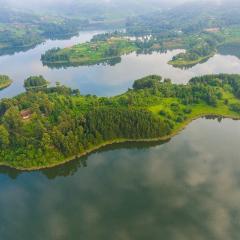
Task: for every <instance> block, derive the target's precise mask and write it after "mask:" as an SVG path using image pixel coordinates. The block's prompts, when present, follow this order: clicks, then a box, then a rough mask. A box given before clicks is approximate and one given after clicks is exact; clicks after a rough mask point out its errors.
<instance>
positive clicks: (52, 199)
mask: <svg viewBox="0 0 240 240" xmlns="http://www.w3.org/2000/svg"><path fill="white" fill-rule="evenodd" d="M239 142H240V122H239V121H233V120H223V121H222V122H221V123H219V122H218V121H217V120H204V119H200V120H197V121H195V122H193V123H192V124H190V126H189V127H188V128H187V129H186V130H184V131H183V132H182V133H181V134H180V135H178V136H177V137H175V138H174V139H172V140H171V141H169V142H167V143H164V144H163V143H162V144H161V143H156V144H148V145H145V144H137V145H134V144H133V145H129V144H125V145H115V146H112V147H109V148H106V149H104V150H102V151H99V152H96V153H94V154H91V155H90V156H89V157H87V158H84V159H81V160H78V161H75V162H71V163H69V164H67V165H64V166H62V167H58V168H54V169H50V170H45V171H41V172H32V173H18V172H15V171H10V170H7V169H1V173H0V213H1V214H0V239H4V240H15V239H25V240H28V239H29V240H30V239H31V240H32V239H36V240H42V239H49V240H56V239H64V240H65V239H73V240H74V239H84V240H85V239H86V240H112V239H115V240H133V239H134V240H135V239H136V240H147V239H151V240H155V239H156V240H159V239H168V240H193V239H194V240H195V239H196V240H210V239H211V240H226V239H227V240H237V239H240V205H239V202H240V158H239V153H240V152H239Z"/></svg>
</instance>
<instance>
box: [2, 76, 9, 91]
mask: <svg viewBox="0 0 240 240" xmlns="http://www.w3.org/2000/svg"><path fill="white" fill-rule="evenodd" d="M11 84H12V80H11V79H10V78H9V77H8V76H6V75H0V90H2V89H4V88H7V87H9V86H10V85H11Z"/></svg>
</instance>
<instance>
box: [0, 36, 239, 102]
mask: <svg viewBox="0 0 240 240" xmlns="http://www.w3.org/2000/svg"><path fill="white" fill-rule="evenodd" d="M97 33H99V32H80V34H79V36H78V37H73V38H71V39H69V40H60V41H47V42H45V43H44V44H42V45H39V46H37V47H36V48H34V49H32V50H29V51H27V52H24V53H16V54H15V55H12V56H2V57H0V73H1V74H7V75H9V76H10V77H11V78H12V79H14V84H13V85H12V86H11V87H9V88H7V89H5V90H3V91H1V92H0V98H3V97H12V96H15V95H17V94H19V93H20V92H23V91H24V89H23V81H24V79H26V78H27V77H28V76H30V75H40V74H41V75H43V76H44V77H45V78H46V79H48V80H49V81H50V82H51V83H52V84H55V83H56V82H57V81H59V82H61V83H62V84H65V85H67V86H70V87H72V88H78V89H80V90H81V92H82V93H83V94H96V95H99V96H112V95H116V94H119V93H122V92H124V91H126V90H127V89H128V88H129V87H131V86H132V84H133V81H134V80H136V79H138V78H141V77H143V76H146V75H149V74H159V75H162V76H163V77H166V78H171V79H172V80H173V81H174V82H176V83H186V82H187V81H188V80H189V79H190V78H192V77H193V76H198V75H202V74H212V73H240V59H238V58H237V57H234V56H228V55H227V56H224V55H215V56H214V57H213V58H211V59H210V60H209V61H207V62H206V63H204V64H199V65H196V66H195V67H193V68H190V69H188V70H181V69H177V68H174V67H172V66H170V65H168V64H167V62H168V61H169V60H170V59H172V57H173V56H174V55H176V54H177V53H179V52H180V51H181V50H174V51H168V52H167V53H163V54H160V53H154V54H151V55H139V56H137V55H136V54H135V53H132V54H130V55H127V56H123V57H122V61H121V63H119V64H117V65H115V66H103V65H96V66H82V67H70V68H67V69H50V68H48V67H47V66H43V65H42V63H41V61H40V58H41V54H43V53H44V52H45V51H46V50H48V49H51V48H53V47H68V46H71V45H73V44H76V43H80V42H81V43H82V42H86V41H88V40H90V39H91V38H92V36H93V35H95V34H97ZM225 54H226V53H225Z"/></svg>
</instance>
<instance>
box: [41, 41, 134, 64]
mask: <svg viewBox="0 0 240 240" xmlns="http://www.w3.org/2000/svg"><path fill="white" fill-rule="evenodd" d="M136 49H137V47H136V46H135V44H134V42H132V41H130V40H128V39H125V38H120V37H110V38H108V39H105V40H104V41H101V40H98V41H91V42H87V43H83V44H77V45H74V46H72V47H69V48H64V49H60V48H54V49H50V50H49V51H47V52H46V53H45V54H43V55H42V57H41V60H42V62H43V64H44V65H48V66H51V65H53V66H56V67H57V66H79V65H92V64H97V63H103V62H109V61H110V60H112V59H116V58H118V57H120V56H122V55H124V54H127V53H130V52H133V51H135V50H136Z"/></svg>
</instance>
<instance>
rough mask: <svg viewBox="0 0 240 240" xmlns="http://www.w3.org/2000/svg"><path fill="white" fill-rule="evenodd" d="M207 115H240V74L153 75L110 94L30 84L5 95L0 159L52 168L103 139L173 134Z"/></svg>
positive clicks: (0, 123)
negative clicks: (183, 81)
mask: <svg viewBox="0 0 240 240" xmlns="http://www.w3.org/2000/svg"><path fill="white" fill-rule="evenodd" d="M38 78H39V77H38ZM38 78H37V79H38ZM29 79H34V78H29ZM35 83H36V82H35ZM205 115H219V116H228V117H233V118H239V117H240V76H239V75H210V76H203V77H198V78H193V79H191V80H190V82H189V83H188V84H187V85H177V84H172V83H171V80H170V79H162V78H161V77H160V76H155V75H153V76H148V77H145V78H143V79H140V80H137V81H135V82H134V84H133V89H129V90H128V91H127V92H126V93H124V94H122V95H119V96H115V97H110V98H107V97H96V96H91V95H87V96H82V95H81V94H80V92H79V91H78V90H71V89H69V88H67V87H65V86H60V85H59V84H58V85H57V86H56V87H50V88H40V89H39V90H37V89H34V90H28V91H27V92H26V93H23V94H21V95H19V96H17V97H14V98H12V99H2V100H1V102H0V146H1V148H0V149H1V150H0V156H1V157H0V159H1V160H0V164H2V165H7V166H11V167H16V168H19V169H36V168H42V167H50V166H53V165H58V164H61V163H63V162H65V161H67V160H71V159H73V158H75V157H78V156H80V155H81V154H83V153H85V152H88V151H91V150H92V149H95V148H96V147H99V146H101V145H103V144H108V143H113V142H117V141H126V140H153V139H155V140H156V139H165V138H169V137H170V136H173V135H174V134H176V132H178V131H179V130H180V129H182V128H183V127H184V126H185V125H186V124H187V123H188V122H189V121H191V120H192V119H195V118H198V117H200V116H205Z"/></svg>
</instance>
